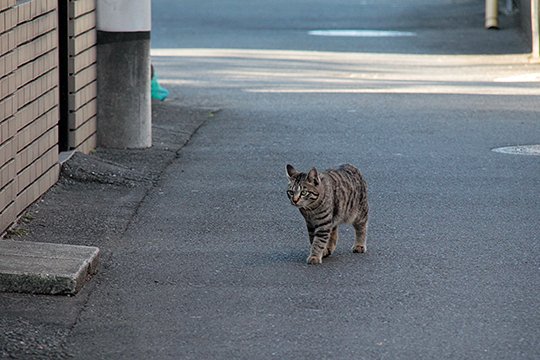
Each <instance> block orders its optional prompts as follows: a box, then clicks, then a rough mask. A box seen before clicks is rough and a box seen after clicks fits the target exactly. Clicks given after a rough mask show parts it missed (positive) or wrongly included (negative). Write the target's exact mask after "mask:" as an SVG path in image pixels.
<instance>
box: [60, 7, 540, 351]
mask: <svg viewBox="0 0 540 360" xmlns="http://www.w3.org/2000/svg"><path fill="white" fill-rule="evenodd" d="M396 3H397V2H395V1H352V0H340V1H295V2H289V1H233V0H228V1H181V2H179V1H172V0H171V1H165V0H161V1H160V0H154V1H153V31H152V46H153V48H154V58H153V63H154V65H155V67H156V70H157V72H158V75H159V76H160V79H161V81H162V84H163V85H164V86H165V87H167V88H168V89H169V90H171V93H172V95H171V97H172V100H170V101H179V102H182V103H184V104H187V105H190V106H194V107H197V106H212V107H219V108H221V109H222V110H221V111H220V112H219V113H218V114H217V115H216V116H214V117H212V118H210V119H209V120H208V121H206V123H205V124H204V125H203V126H202V127H201V128H200V129H199V130H198V132H197V133H196V134H195V135H194V136H193V138H192V139H191V141H190V143H189V144H188V145H187V146H186V147H185V148H184V149H183V150H182V151H181V153H180V155H179V156H178V158H177V159H176V160H175V161H174V162H173V163H172V164H171V165H170V166H169V167H168V168H167V170H166V171H165V173H164V174H163V176H162V178H161V181H160V182H159V185H158V186H156V187H155V188H154V189H153V190H152V191H151V192H150V193H149V194H148V196H146V198H145V199H144V201H143V202H142V204H141V205H140V207H139V208H138V211H137V215H136V217H135V218H134V219H133V220H132V221H131V223H130V225H129V227H128V229H127V232H126V233H125V235H124V237H123V239H122V240H121V241H118V242H116V243H113V244H110V249H109V250H110V253H111V256H110V258H108V259H106V264H105V266H104V268H103V270H102V272H101V273H100V275H99V280H98V282H97V284H96V285H94V287H93V288H92V292H91V294H90V295H89V296H88V300H87V302H86V304H85V305H84V307H81V309H82V311H81V312H80V314H78V315H77V321H76V323H75V324H74V325H73V326H72V328H70V329H69V336H67V340H66V342H65V349H66V352H67V353H69V354H72V355H74V357H75V358H77V359H79V358H80V359H96V358H107V359H111V358H126V359H148V358H156V359H271V358H275V359H308V358H321V359H538V358H540V340H539V339H540V313H539V311H538V308H539V306H540V302H539V301H538V291H539V289H540V276H539V275H540V274H539V272H540V245H539V244H540V242H539V240H540V235H539V233H540V232H539V230H538V229H539V228H540V192H539V191H538V190H539V188H540V157H538V156H518V155H507V154H499V153H495V152H492V151H491V149H493V148H495V147H499V146H506V145H513V144H537V143H540V121H539V118H540V116H539V110H538V99H539V95H540V89H539V86H538V85H539V84H538V80H536V82H524V81H521V82H516V81H512V77H513V76H517V75H525V76H530V75H531V74H538V73H540V68H539V67H538V65H530V64H528V63H527V58H526V55H523V53H524V52H526V51H527V47H526V44H525V43H524V42H523V41H522V38H521V35H520V34H519V32H518V31H517V30H516V29H515V28H513V27H512V26H511V25H512V24H513V20H512V19H509V18H504V19H502V20H503V23H504V24H505V25H507V26H508V27H507V28H503V29H501V30H500V31H498V32H488V31H485V30H483V29H482V4H481V2H479V1H472V0H471V1H467V0H464V1H443V0H440V1H427V0H425V1H421V0H416V1H412V0H411V1H407V2H399V4H396ZM336 28H337V29H376V30H393V31H407V32H414V33H415V36H407V37H383V38H380V37H379V38H359V37H316V36H310V35H308V31H310V30H315V29H336ZM347 162H348V163H352V164H355V165H356V166H357V167H359V168H360V170H361V171H362V172H363V174H364V175H365V177H366V179H367V181H368V184H369V196H370V209H371V213H370V227H369V230H368V240H367V243H368V252H367V253H366V254H353V253H352V252H351V251H350V247H351V245H352V242H353V231H352V228H349V227H343V228H342V230H341V233H340V235H341V239H340V241H339V242H338V247H337V250H336V252H335V254H333V255H332V256H331V257H329V258H327V259H325V260H324V262H323V264H322V265H319V266H308V265H307V264H306V263H305V259H306V257H307V251H308V240H307V234H306V231H305V226H304V223H303V219H302V217H301V215H300V214H299V213H298V211H297V210H296V209H295V208H293V207H292V206H290V204H289V203H288V200H287V197H286V195H285V189H286V181H287V180H286V177H285V165H286V164H287V163H291V164H293V165H295V167H297V168H299V169H305V170H307V169H309V168H310V167H312V166H317V167H318V168H320V169H325V168H327V167H331V166H335V165H338V164H341V163H347Z"/></svg>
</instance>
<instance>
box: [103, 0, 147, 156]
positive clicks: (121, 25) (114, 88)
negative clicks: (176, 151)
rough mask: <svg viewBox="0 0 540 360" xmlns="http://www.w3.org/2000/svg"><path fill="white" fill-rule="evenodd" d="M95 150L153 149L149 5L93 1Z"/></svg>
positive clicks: (117, 0)
mask: <svg viewBox="0 0 540 360" xmlns="http://www.w3.org/2000/svg"><path fill="white" fill-rule="evenodd" d="M97 30H98V32H97V33H98V35H97V44H98V47H97V66H98V68H97V84H98V94H97V104H98V111H97V113H98V115H97V136H98V139H97V141H98V146H102V147H108V148H146V147H150V146H151V145H152V114H151V94H150V30H151V0H137V1H133V0H97Z"/></svg>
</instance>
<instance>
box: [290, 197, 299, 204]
mask: <svg viewBox="0 0 540 360" xmlns="http://www.w3.org/2000/svg"><path fill="white" fill-rule="evenodd" d="M299 200H300V196H293V197H292V201H293V203H295V204H296V203H297V202H298V201H299Z"/></svg>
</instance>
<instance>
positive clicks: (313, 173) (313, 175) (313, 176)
mask: <svg viewBox="0 0 540 360" xmlns="http://www.w3.org/2000/svg"><path fill="white" fill-rule="evenodd" d="M308 180H309V181H311V182H313V184H315V185H319V184H320V183H321V178H320V177H319V173H318V172H317V169H315V168H312V169H311V170H309V173H308Z"/></svg>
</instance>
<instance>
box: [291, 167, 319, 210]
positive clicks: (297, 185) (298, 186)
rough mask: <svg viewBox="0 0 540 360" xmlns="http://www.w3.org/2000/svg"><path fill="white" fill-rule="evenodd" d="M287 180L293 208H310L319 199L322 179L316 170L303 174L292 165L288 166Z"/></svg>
mask: <svg viewBox="0 0 540 360" xmlns="http://www.w3.org/2000/svg"><path fill="white" fill-rule="evenodd" d="M287 178H288V179H289V186H288V188H287V196H288V197H289V200H290V201H291V204H292V205H293V206H296V207H298V208H308V207H309V205H311V204H312V203H313V202H314V201H315V200H317V199H318V198H319V193H320V192H319V188H318V187H319V184H320V182H321V181H320V178H319V174H318V173H317V170H316V169H315V168H313V169H311V170H310V172H309V173H307V174H305V173H301V172H299V171H297V170H296V169H295V168H294V167H293V166H292V165H287Z"/></svg>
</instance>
